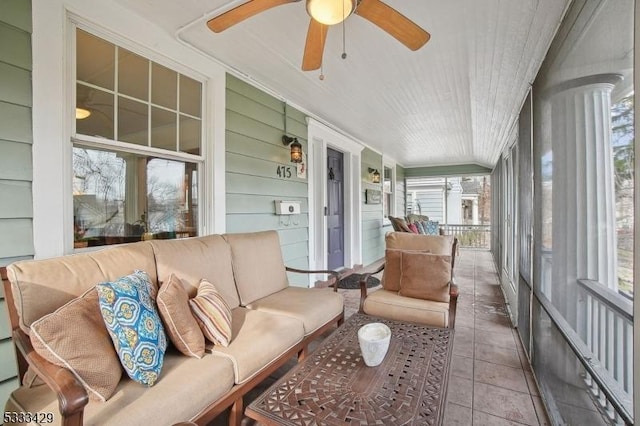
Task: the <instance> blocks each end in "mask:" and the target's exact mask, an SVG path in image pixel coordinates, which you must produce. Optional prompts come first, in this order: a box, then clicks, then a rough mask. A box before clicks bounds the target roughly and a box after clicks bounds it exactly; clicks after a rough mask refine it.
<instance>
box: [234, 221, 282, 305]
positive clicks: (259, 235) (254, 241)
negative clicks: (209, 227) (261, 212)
mask: <svg viewBox="0 0 640 426" xmlns="http://www.w3.org/2000/svg"><path fill="white" fill-rule="evenodd" d="M224 238H225V239H226V240H227V241H228V242H229V245H230V246H231V256H232V259H233V260H232V263H233V274H234V276H235V279H236V286H237V287H238V294H239V295H240V303H241V304H242V306H246V305H248V304H249V303H251V302H254V301H256V300H258V299H262V298H263V297H266V296H269V295H270V294H273V293H275V292H278V291H280V290H282V289H283V288H286V287H288V286H289V280H288V278H287V273H286V270H285V267H284V261H283V260H282V251H281V249H280V239H279V238H278V233H277V232H276V231H265V232H252V233H246V234H225V235H224ZM232 308H233V306H232Z"/></svg>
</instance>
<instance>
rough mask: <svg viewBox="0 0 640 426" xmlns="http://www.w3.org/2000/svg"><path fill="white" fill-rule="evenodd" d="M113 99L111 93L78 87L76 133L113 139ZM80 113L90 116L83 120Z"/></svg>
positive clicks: (79, 85)
mask: <svg viewBox="0 0 640 426" xmlns="http://www.w3.org/2000/svg"><path fill="white" fill-rule="evenodd" d="M113 99H114V97H113V95H112V94H111V93H107V92H103V91H102V90H98V89H94V88H91V87H87V86H85V85H82V84H78V85H76V133H79V134H83V135H89V136H100V137H103V138H107V139H113V136H114V135H113ZM79 110H81V111H79ZM79 112H84V114H87V113H88V114H89V115H88V116H86V117H85V118H81V117H83V115H78V113H79Z"/></svg>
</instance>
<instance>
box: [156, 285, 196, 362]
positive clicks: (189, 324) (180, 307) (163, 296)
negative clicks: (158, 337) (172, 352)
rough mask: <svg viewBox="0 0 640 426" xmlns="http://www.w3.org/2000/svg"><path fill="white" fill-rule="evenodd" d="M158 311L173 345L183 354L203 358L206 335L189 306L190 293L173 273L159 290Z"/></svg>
mask: <svg viewBox="0 0 640 426" xmlns="http://www.w3.org/2000/svg"><path fill="white" fill-rule="evenodd" d="M157 303H158V311H159V312H160V318H162V321H163V322H164V325H165V331H166V332H167V334H168V335H169V339H170V340H171V342H173V345H174V346H175V347H176V348H177V349H178V350H179V351H180V352H182V353H183V354H185V355H187V356H193V357H196V358H202V355H204V335H203V334H202V331H201V330H200V327H199V326H198V323H197V322H196V319H195V318H194V317H193V314H192V313H191V309H190V308H189V295H188V294H187V292H186V291H185V289H184V287H183V284H182V281H181V280H180V278H178V277H176V276H175V275H174V274H171V276H170V277H169V281H167V282H165V283H164V284H162V287H160V290H159V291H158V299H157Z"/></svg>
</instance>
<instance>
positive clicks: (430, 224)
mask: <svg viewBox="0 0 640 426" xmlns="http://www.w3.org/2000/svg"><path fill="white" fill-rule="evenodd" d="M422 226H424V233H425V234H427V235H440V223H439V222H437V221H434V220H426V221H424V222H423V223H422Z"/></svg>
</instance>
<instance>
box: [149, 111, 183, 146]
mask: <svg viewBox="0 0 640 426" xmlns="http://www.w3.org/2000/svg"><path fill="white" fill-rule="evenodd" d="M176 120H177V116H176V113H175V112H171V111H167V110H164V109H160V108H156V107H151V146H153V147H154V148H163V149H168V150H171V151H176V150H177V147H176V132H177V125H176Z"/></svg>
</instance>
